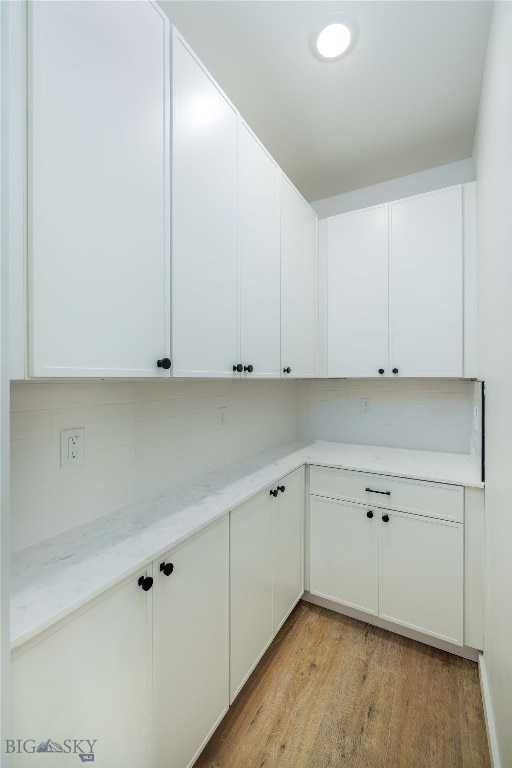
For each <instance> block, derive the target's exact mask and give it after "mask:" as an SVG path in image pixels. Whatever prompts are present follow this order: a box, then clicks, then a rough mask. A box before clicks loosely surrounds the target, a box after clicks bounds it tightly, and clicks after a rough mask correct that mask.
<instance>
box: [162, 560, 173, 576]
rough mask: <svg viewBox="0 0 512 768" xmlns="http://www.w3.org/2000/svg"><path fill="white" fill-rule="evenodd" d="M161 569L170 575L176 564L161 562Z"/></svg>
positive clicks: (166, 574) (165, 574)
mask: <svg viewBox="0 0 512 768" xmlns="http://www.w3.org/2000/svg"><path fill="white" fill-rule="evenodd" d="M160 570H161V571H162V573H163V574H164V576H170V575H171V573H172V572H173V571H174V565H173V564H172V563H160Z"/></svg>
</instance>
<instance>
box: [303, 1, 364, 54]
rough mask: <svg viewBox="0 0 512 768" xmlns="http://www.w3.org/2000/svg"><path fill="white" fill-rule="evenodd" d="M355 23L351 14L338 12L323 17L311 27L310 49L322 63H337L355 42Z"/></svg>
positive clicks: (356, 31)
mask: <svg viewBox="0 0 512 768" xmlns="http://www.w3.org/2000/svg"><path fill="white" fill-rule="evenodd" d="M357 33H358V28H357V21H356V19H355V18H354V16H352V14H351V13H345V12H343V11H338V12H336V13H329V14H328V15H327V16H323V17H322V18H321V19H320V20H319V21H318V22H317V23H316V24H315V26H314V27H313V31H312V34H311V47H312V49H313V53H314V54H315V56H317V57H318V58H319V59H321V60H322V61H338V59H341V57H342V56H346V55H347V53H348V52H349V51H350V50H352V48H353V47H354V45H355V43H356V40H357Z"/></svg>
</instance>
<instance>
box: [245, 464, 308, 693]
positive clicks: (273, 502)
mask: <svg viewBox="0 0 512 768" xmlns="http://www.w3.org/2000/svg"><path fill="white" fill-rule="evenodd" d="M303 532H304V468H303V467H301V468H300V469H297V470H295V471H294V472H292V473H290V474H289V475H286V476H285V477H283V478H281V480H279V481H278V482H277V483H276V484H275V485H273V486H272V487H271V488H268V489H266V490H265V491H263V492H262V493H259V494H258V495H257V496H255V497H254V498H253V499H251V500H250V501H248V502H247V503H246V504H243V505H242V506H241V507H238V508H237V509H235V510H234V511H233V512H231V531H230V533H231V535H230V551H231V556H230V558H231V559H230V564H231V575H230V576H231V650H230V659H231V680H230V688H231V701H233V700H234V698H235V697H236V695H237V693H238V692H239V691H240V689H241V688H242V686H243V684H244V683H245V681H246V680H247V678H248V677H249V675H250V673H251V672H252V670H253V669H254V667H255V666H256V664H257V663H258V661H259V659H260V658H261V656H262V655H263V653H264V652H265V649H266V648H267V647H268V645H269V643H270V642H271V640H272V638H273V637H274V636H275V634H276V632H277V631H278V629H279V627H280V626H281V624H282V623H283V621H284V619H285V618H286V617H287V616H288V614H289V613H290V611H291V609H292V608H293V606H294V605H295V603H296V602H297V600H298V599H299V598H300V597H301V596H302V593H303V592H304V565H303V563H304V544H303V542H304V535H303Z"/></svg>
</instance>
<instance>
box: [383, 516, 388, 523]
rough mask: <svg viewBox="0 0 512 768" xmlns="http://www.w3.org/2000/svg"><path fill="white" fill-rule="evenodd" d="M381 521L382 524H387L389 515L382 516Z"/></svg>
mask: <svg viewBox="0 0 512 768" xmlns="http://www.w3.org/2000/svg"><path fill="white" fill-rule="evenodd" d="M382 521H383V522H384V523H389V515H382Z"/></svg>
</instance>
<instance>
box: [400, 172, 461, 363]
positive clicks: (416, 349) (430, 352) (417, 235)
mask: <svg viewBox="0 0 512 768" xmlns="http://www.w3.org/2000/svg"><path fill="white" fill-rule="evenodd" d="M390 220H391V233H390V315H389V316H390V359H389V365H390V368H392V369H393V368H397V369H398V373H399V375H402V376H462V375H463V370H462V347H463V334H462V328H463V312H462V296H463V270H462V189H461V187H451V188H449V189H445V190H441V191H440V192H435V193H432V194H429V195H422V196H420V197H414V198H411V199H409V200H403V201H400V202H397V203H393V204H392V205H391V219H390Z"/></svg>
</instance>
